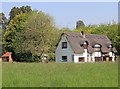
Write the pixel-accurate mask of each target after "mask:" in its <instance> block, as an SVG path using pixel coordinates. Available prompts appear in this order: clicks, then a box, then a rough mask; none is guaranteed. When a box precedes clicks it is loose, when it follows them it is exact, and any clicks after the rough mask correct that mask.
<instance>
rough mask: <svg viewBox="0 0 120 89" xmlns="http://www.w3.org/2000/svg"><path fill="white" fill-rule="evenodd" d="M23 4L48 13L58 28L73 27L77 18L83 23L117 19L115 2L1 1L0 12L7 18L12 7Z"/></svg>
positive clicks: (99, 22)
mask: <svg viewBox="0 0 120 89" xmlns="http://www.w3.org/2000/svg"><path fill="white" fill-rule="evenodd" d="M24 5H29V6H31V8H32V9H33V10H34V9H37V10H42V11H43V12H45V13H48V14H49V15H51V16H52V17H54V20H55V23H56V26H58V27H60V28H62V27H68V28H70V29H74V28H75V24H76V21H77V20H82V21H84V23H85V25H89V24H101V23H108V22H110V21H112V20H114V21H116V22H117V21H118V3H117V2H2V12H4V13H5V15H6V16H7V18H9V12H10V10H11V8H12V7H14V6H16V7H21V6H24Z"/></svg>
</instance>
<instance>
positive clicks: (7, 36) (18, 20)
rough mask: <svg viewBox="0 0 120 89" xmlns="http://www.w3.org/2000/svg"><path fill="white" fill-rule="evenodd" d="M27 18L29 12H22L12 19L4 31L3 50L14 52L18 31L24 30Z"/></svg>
mask: <svg viewBox="0 0 120 89" xmlns="http://www.w3.org/2000/svg"><path fill="white" fill-rule="evenodd" d="M27 18H28V15H27V14H20V15H17V16H16V17H15V18H14V19H12V20H10V22H9V25H8V29H7V30H6V31H4V33H3V52H6V51H11V52H14V49H15V46H14V43H15V38H16V36H17V33H18V32H20V31H22V30H24V28H25V25H24V24H25V21H26V19H27Z"/></svg>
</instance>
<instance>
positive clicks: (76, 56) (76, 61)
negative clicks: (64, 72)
mask: <svg viewBox="0 0 120 89" xmlns="http://www.w3.org/2000/svg"><path fill="white" fill-rule="evenodd" d="M79 57H84V55H83V54H74V62H75V63H78V62H79V60H78V59H79Z"/></svg>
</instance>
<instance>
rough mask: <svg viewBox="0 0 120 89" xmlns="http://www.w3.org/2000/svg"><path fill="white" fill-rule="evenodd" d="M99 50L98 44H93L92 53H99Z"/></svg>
mask: <svg viewBox="0 0 120 89" xmlns="http://www.w3.org/2000/svg"><path fill="white" fill-rule="evenodd" d="M100 48H101V45H100V44H95V45H94V51H95V52H99V51H100Z"/></svg>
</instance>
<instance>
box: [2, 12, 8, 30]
mask: <svg viewBox="0 0 120 89" xmlns="http://www.w3.org/2000/svg"><path fill="white" fill-rule="evenodd" d="M7 25H8V19H7V18H6V17H5V14H4V13H0V27H1V28H3V29H6V26H7Z"/></svg>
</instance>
